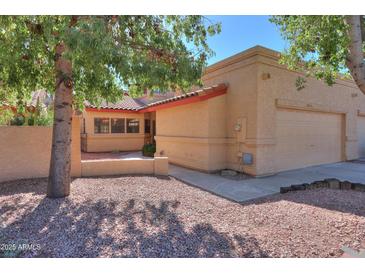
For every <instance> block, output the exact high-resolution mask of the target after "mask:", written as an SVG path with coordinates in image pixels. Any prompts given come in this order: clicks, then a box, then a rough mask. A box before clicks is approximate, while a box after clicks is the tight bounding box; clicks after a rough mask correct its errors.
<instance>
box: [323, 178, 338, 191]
mask: <svg viewBox="0 0 365 274" xmlns="http://www.w3.org/2000/svg"><path fill="white" fill-rule="evenodd" d="M323 181H324V182H325V183H326V184H327V186H325V187H328V188H330V189H340V180H337V179H335V178H328V179H324V180H323Z"/></svg>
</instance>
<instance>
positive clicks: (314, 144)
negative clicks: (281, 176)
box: [275, 110, 342, 171]
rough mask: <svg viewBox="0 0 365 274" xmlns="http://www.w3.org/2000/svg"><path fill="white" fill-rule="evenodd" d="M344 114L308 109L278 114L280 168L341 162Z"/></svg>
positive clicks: (277, 146)
mask: <svg viewBox="0 0 365 274" xmlns="http://www.w3.org/2000/svg"><path fill="white" fill-rule="evenodd" d="M341 132H342V117H341V115H340V114H327V113H319V112H309V111H296V110H278V111H277V113H276V151H275V152H276V154H275V156H276V160H275V164H276V168H277V170H278V171H282V170H289V169H295V168H301V167H306V166H311V165H317V164H323V163H333V162H338V161H341V156H342V133H341Z"/></svg>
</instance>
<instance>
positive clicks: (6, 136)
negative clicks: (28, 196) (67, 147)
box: [0, 119, 81, 182]
mask: <svg viewBox="0 0 365 274" xmlns="http://www.w3.org/2000/svg"><path fill="white" fill-rule="evenodd" d="M79 126H80V124H79V119H73V121H72V130H73V131H72V148H71V175H72V176H74V177H79V176H80V175H81V163H80V162H81V153H80V133H79V132H80V129H79ZM0 140H1V142H0V152H1V153H0V182H3V181H10V180H17V179H24V178H39V177H47V176H48V174H49V165H50V159H51V147H52V127H41V126H39V127H38V126H34V127H33V126H32V127H28V126H22V127H21V126H0Z"/></svg>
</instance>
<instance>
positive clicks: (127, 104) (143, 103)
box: [85, 83, 227, 111]
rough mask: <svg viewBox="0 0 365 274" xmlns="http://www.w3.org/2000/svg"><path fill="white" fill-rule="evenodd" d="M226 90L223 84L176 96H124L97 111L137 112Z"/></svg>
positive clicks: (103, 105) (174, 94)
mask: <svg viewBox="0 0 365 274" xmlns="http://www.w3.org/2000/svg"><path fill="white" fill-rule="evenodd" d="M225 89H227V85H226V84H224V83H221V84H218V85H214V86H210V87H205V88H202V89H198V90H195V91H191V92H187V93H183V94H179V95H176V93H174V92H167V93H162V94H154V95H153V97H148V96H143V97H140V98H132V97H130V96H126V95H124V97H123V100H121V101H119V102H117V103H114V104H113V103H102V104H101V105H100V106H99V109H111V110H130V111H139V110H144V109H147V108H149V107H155V106H157V105H162V104H166V103H171V102H175V101H180V100H183V99H186V98H191V97H195V96H203V95H208V94H210V93H213V92H215V91H220V90H225ZM85 106H86V107H87V108H91V109H97V108H98V107H97V106H94V105H91V104H90V103H88V102H86V103H85Z"/></svg>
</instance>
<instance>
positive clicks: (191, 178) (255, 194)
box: [169, 162, 365, 202]
mask: <svg viewBox="0 0 365 274" xmlns="http://www.w3.org/2000/svg"><path fill="white" fill-rule="evenodd" d="M169 174H170V175H171V176H173V177H175V178H177V179H179V180H181V181H183V182H185V183H187V184H190V185H193V186H196V187H199V188H201V189H203V190H206V191H209V192H211V193H214V194H216V195H219V196H221V197H224V198H227V199H230V200H233V201H236V202H244V201H248V200H252V199H256V198H260V197H264V196H267V195H271V194H275V193H278V192H279V191H280V187H282V186H290V185H293V184H303V183H311V182H313V181H316V180H323V179H325V178H337V179H339V180H348V181H351V182H353V183H365V164H364V163H362V164H361V163H351V162H341V163H335V164H326V165H320V166H314V167H307V168H302V169H296V170H291V171H285V172H280V173H278V174H276V175H273V176H268V177H262V178H251V179H246V180H240V181H235V180H230V179H226V178H223V177H221V176H218V175H214V174H207V173H203V172H199V171H195V170H191V169H187V168H183V167H178V166H175V165H171V164H170V167H169Z"/></svg>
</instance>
